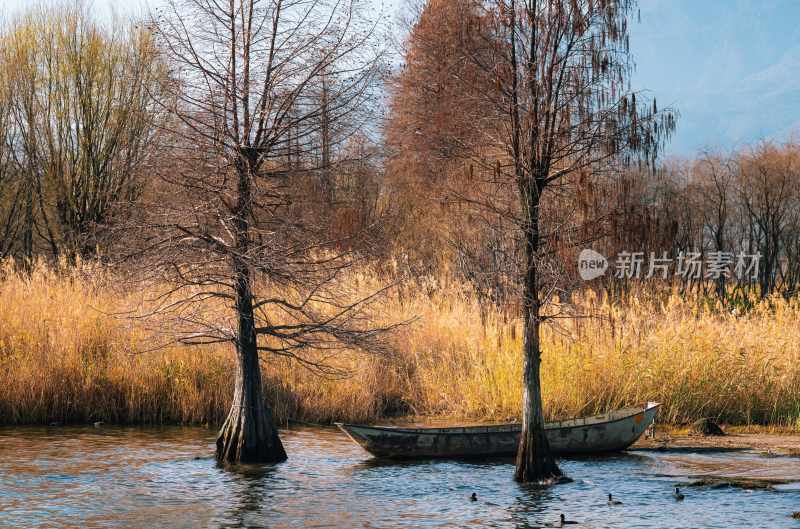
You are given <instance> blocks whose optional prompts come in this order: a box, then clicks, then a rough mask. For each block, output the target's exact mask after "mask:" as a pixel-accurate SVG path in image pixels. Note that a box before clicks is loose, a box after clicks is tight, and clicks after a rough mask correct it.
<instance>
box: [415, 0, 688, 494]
mask: <svg viewBox="0 0 800 529" xmlns="http://www.w3.org/2000/svg"><path fill="white" fill-rule="evenodd" d="M431 5H433V4H431ZM459 5H460V6H462V7H461V9H460V10H459V9H455V10H451V11H454V12H459V11H460V12H466V13H468V14H467V15H466V16H460V17H459V19H458V21H456V22H453V21H450V23H448V24H446V26H448V27H450V26H451V25H452V26H453V27H457V28H459V29H458V30H456V31H452V35H454V38H457V39H460V41H459V43H460V46H452V47H446V48H445V49H447V50H448V55H447V57H448V59H449V60H450V61H451V62H450V63H448V64H447V65H443V66H442V67H441V68H440V69H438V70H437V72H435V74H436V75H438V76H439V77H440V74H439V72H442V71H443V72H446V73H447V74H448V75H449V76H450V83H452V84H453V85H456V86H457V85H459V84H461V85H465V86H469V87H472V89H465V90H462V91H461V92H462V93H461V95H460V97H461V102H462V104H463V106H464V107H465V108H466V114H467V115H469V116H470V120H471V122H470V123H469V124H464V125H462V126H460V127H455V132H454V133H453V134H450V135H448V137H447V138H446V139H447V142H449V146H448V149H447V151H448V152H450V153H452V156H453V157H460V158H461V159H462V160H465V161H466V163H465V164H464V165H465V169H464V172H465V173H467V174H468V176H467V179H468V181H469V184H468V185H460V186H456V187H453V188H452V189H450V190H449V191H448V192H449V193H450V197H451V199H452V200H458V201H460V202H462V203H467V204H469V205H471V206H473V208H474V210H475V211H481V212H483V214H484V217H483V218H484V219H486V221H487V222H492V221H491V219H498V218H499V219H502V221H503V223H505V225H506V226H511V227H513V229H514V234H513V235H512V237H513V238H516V239H517V240H519V241H520V244H521V251H520V252H519V255H520V258H521V259H520V260H521V262H520V263H519V266H518V270H520V271H521V278H520V284H521V302H520V306H521V309H522V316H523V322H524V345H523V358H524V402H523V408H522V412H523V423H522V428H523V430H522V436H521V439H520V445H519V452H518V456H517V468H516V478H517V479H518V480H520V481H547V480H550V479H554V478H558V477H559V476H560V475H561V471H560V470H559V468H558V465H557V464H556V461H555V459H554V458H553V456H552V454H551V451H550V448H549V445H548V442H547V438H546V436H545V432H544V416H543V412H542V396H541V386H540V371H539V370H540V362H541V360H540V359H541V347H540V326H541V324H542V322H543V321H545V320H547V319H550V318H554V317H556V316H557V314H556V312H554V309H553V307H552V305H551V301H552V300H553V298H554V296H555V295H556V294H557V293H558V292H559V290H558V288H559V282H560V281H562V280H563V278H564V277H565V267H564V264H563V263H562V262H561V260H560V259H556V258H555V257H556V256H560V255H564V254H563V253H562V252H563V251H564V249H565V248H569V247H574V246H575V245H577V244H580V243H581V242H582V241H586V240H587V239H586V237H585V236H584V235H583V234H584V233H586V230H585V229H584V227H585V226H586V225H587V224H591V223H593V222H595V220H596V218H595V217H594V216H592V215H588V216H583V217H581V216H580V215H577V214H576V211H579V210H580V209H581V208H580V207H579V202H580V197H582V196H583V195H584V194H585V193H586V192H587V187H588V186H590V185H592V184H598V183H599V180H601V179H602V178H611V179H613V178H614V175H615V174H616V172H614V169H615V167H617V166H618V165H620V164H622V165H624V164H630V163H633V162H637V161H640V162H643V163H644V164H646V165H650V166H652V165H653V164H654V161H655V158H656V156H657V153H658V152H659V151H660V149H661V147H662V146H663V143H664V141H666V137H667V136H668V135H669V134H670V133H671V131H672V130H673V128H674V115H673V114H672V113H671V112H669V111H667V112H659V110H658V108H657V107H656V103H655V101H651V102H643V101H642V95H641V94H636V93H631V92H630V91H629V90H628V88H627V84H628V79H629V76H630V73H631V70H632V68H633V64H632V60H631V55H630V50H629V47H628V29H627V28H628V17H629V15H630V14H631V13H632V12H633V10H634V9H635V2H634V1H629V0H623V1H619V2H612V1H603V0H509V1H506V0H496V1H495V0H493V1H489V2H474V1H470V0H463V1H461V2H459ZM424 13H425V12H423V14H424ZM442 16H447V15H446V13H444V14H443V15H442ZM414 35H415V36H417V34H414ZM411 51H412V55H410V57H411V58H412V59H413V61H414V63H415V64H424V61H421V60H419V59H418V56H419V55H424V54H425V53H426V52H427V55H428V56H433V57H435V53H436V50H435V48H434V47H432V46H428V49H427V50H425V43H422V44H418V45H417V46H416V48H415V49H412V50H411ZM432 62H433V63H434V64H437V62H436V61H432ZM637 99H638V100H637ZM476 111H477V112H478V114H480V115H479V116H475V115H474V113H476ZM465 127H466V128H465ZM423 130H424V129H423ZM438 140H439V141H440V142H441V138H438ZM447 142H446V143H447ZM595 187H599V186H597V185H596V186H595ZM562 292H563V291H562ZM548 307H550V309H548Z"/></svg>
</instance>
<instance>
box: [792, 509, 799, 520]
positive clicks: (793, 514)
mask: <svg viewBox="0 0 800 529" xmlns="http://www.w3.org/2000/svg"><path fill="white" fill-rule="evenodd" d="M792 518H794V519H795V520H800V511H797V512H793V513H792Z"/></svg>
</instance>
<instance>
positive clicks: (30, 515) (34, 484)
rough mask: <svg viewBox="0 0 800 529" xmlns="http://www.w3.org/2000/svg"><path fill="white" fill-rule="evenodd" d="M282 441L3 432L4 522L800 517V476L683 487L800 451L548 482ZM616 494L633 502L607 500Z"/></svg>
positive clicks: (649, 465)
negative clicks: (224, 459)
mask: <svg viewBox="0 0 800 529" xmlns="http://www.w3.org/2000/svg"><path fill="white" fill-rule="evenodd" d="M283 438H284V442H285V445H286V449H287V452H288V453H289V456H290V459H289V461H287V462H285V463H281V464H279V465H274V466H260V465H258V466H242V467H238V468H236V469H235V470H231V469H223V468H220V467H218V466H217V465H216V462H215V461H214V459H213V458H212V457H209V455H210V454H212V453H213V449H214V446H213V441H214V432H210V431H208V430H204V429H200V428H165V429H131V428H128V429H123V428H101V429H94V428H49V429H46V428H15V429H0V527H26V528H44V527H64V528H79V527H80V528H83V527H86V528H93V527H125V528H162V527H169V528H172V527H186V528H196V527H210V528H244V527H247V528H250V527H270V528H283V527H286V528H295V527H342V528H350V527H365V528H411V527H419V528H428V527H453V528H461V527H502V528H531V527H537V526H540V525H543V524H544V523H545V522H554V521H556V520H558V516H559V513H562V512H563V513H565V514H566V515H567V517H568V518H570V519H573V520H577V521H580V522H581V525H579V526H575V527H597V528H599V527H627V528H634V527H647V528H656V527H658V528H663V527H709V528H710V527H720V528H722V527H754V526H756V527H771V528H781V527H786V528H797V527H800V522H797V521H795V520H792V519H791V518H789V516H788V515H789V514H790V513H791V512H792V511H796V510H798V509H800V488H798V487H786V488H784V489H781V491H779V492H770V491H743V490H739V489H710V488H706V489H703V488H699V489H687V490H686V491H685V492H686V496H687V497H686V500H685V501H684V502H681V503H676V502H674V501H673V499H672V496H671V495H670V493H671V490H672V489H671V487H672V486H673V484H674V483H676V482H678V481H683V480H685V479H686V476H687V475H695V474H701V473H715V472H716V473H717V474H719V473H720V472H723V474H724V473H727V474H728V475H734V474H735V472H740V473H741V472H744V473H745V474H748V475H751V474H752V475H755V476H758V477H770V476H771V475H773V474H774V472H779V473H780V474H781V475H780V476H773V477H784V478H786V477H789V478H791V479H797V480H799V481H800V460H798V459H796V458H795V459H792V458H780V459H778V458H772V459H769V458H760V457H758V456H757V455H756V454H748V453H744V454H725V455H716V456H709V455H702V456H699V455H698V456H693V455H691V454H688V455H681V456H680V457H678V456H675V455H671V456H667V455H660V454H657V453H643V452H637V453H635V454H621V455H618V456H614V457H607V458H584V459H572V460H564V461H562V468H563V469H564V470H565V472H566V473H567V474H568V475H569V476H571V477H572V478H574V479H575V481H574V482H573V483H569V484H566V485H559V486H556V487H550V488H545V489H540V488H536V487H529V486H523V485H520V484H517V483H515V482H514V481H513V480H512V479H511V475H512V470H513V469H512V466H511V462H510V461H508V460H492V461H487V462H455V461H421V462H407V463H394V464H390V463H386V462H380V461H376V460H373V459H371V458H370V456H369V455H368V454H367V453H366V452H364V451H362V450H361V449H360V448H359V447H357V446H355V445H354V444H352V443H351V442H350V441H348V440H347V439H346V437H345V436H344V435H343V434H340V433H338V431H336V430H333V429H310V428H305V429H297V430H291V431H286V432H284V433H283ZM737 469H738V470H737ZM742 469H744V470H742ZM472 492H475V493H477V495H478V501H477V502H471V501H469V500H468V498H469V495H470V494H471V493H472ZM609 492H612V493H613V494H614V496H615V498H617V499H620V500H622V501H623V502H624V505H622V506H614V507H611V506H608V505H607V504H606V495H607V494H608V493H609Z"/></svg>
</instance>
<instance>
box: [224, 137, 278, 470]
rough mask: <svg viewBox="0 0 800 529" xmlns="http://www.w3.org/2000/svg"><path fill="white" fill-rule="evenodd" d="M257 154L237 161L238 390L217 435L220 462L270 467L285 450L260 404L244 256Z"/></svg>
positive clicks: (248, 153)
mask: <svg viewBox="0 0 800 529" xmlns="http://www.w3.org/2000/svg"><path fill="white" fill-rule="evenodd" d="M256 156H257V154H256V153H255V151H252V150H251V151H245V152H243V153H242V154H241V156H240V159H239V160H238V164H237V165H238V167H237V173H238V178H239V184H238V189H237V192H238V197H237V204H236V209H235V211H234V214H235V219H236V220H235V227H236V252H234V253H233V256H232V261H233V268H234V272H235V277H236V313H237V316H238V320H239V332H238V343H237V346H236V353H237V356H238V363H237V369H236V389H235V390H234V394H233V403H232V404H231V411H230V413H228V418H227V419H226V420H225V424H223V425H222V429H221V430H220V432H219V436H218V437H217V460H218V461H220V462H224V463H271V462H278V461H285V460H286V451H285V450H284V449H283V444H282V443H281V440H280V438H279V437H278V429H277V428H276V427H275V424H274V422H273V420H272V410H270V409H269V408H267V407H266V406H265V404H264V397H263V394H262V392H261V369H260V366H259V364H258V343H257V341H256V329H255V318H254V314H253V291H252V281H253V280H252V273H251V271H250V267H249V266H248V264H247V262H246V261H245V260H244V258H243V256H246V255H247V254H248V251H249V250H250V217H251V214H252V167H253V165H254V161H255V157H256Z"/></svg>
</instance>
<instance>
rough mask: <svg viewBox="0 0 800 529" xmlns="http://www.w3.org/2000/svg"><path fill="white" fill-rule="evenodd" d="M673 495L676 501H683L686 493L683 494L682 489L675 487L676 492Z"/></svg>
mask: <svg viewBox="0 0 800 529" xmlns="http://www.w3.org/2000/svg"><path fill="white" fill-rule="evenodd" d="M672 496H673V497H674V498H675V500H676V501H683V498H684V495H683V494H681V489H679V488H678V487H675V492H673V493H672Z"/></svg>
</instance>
